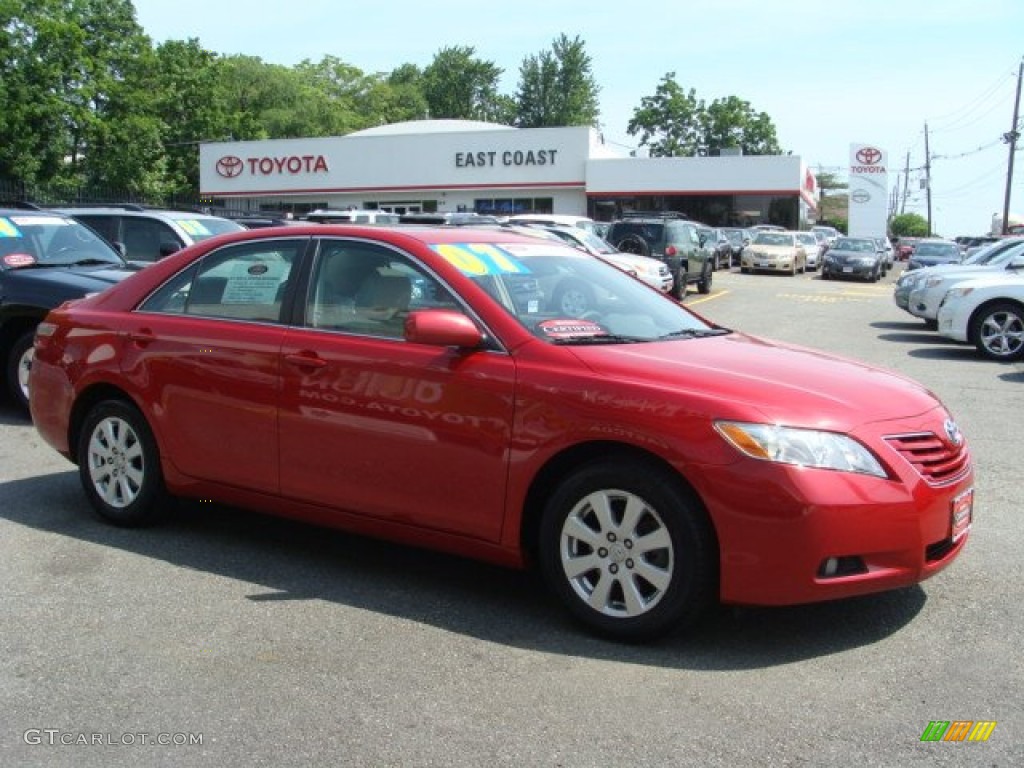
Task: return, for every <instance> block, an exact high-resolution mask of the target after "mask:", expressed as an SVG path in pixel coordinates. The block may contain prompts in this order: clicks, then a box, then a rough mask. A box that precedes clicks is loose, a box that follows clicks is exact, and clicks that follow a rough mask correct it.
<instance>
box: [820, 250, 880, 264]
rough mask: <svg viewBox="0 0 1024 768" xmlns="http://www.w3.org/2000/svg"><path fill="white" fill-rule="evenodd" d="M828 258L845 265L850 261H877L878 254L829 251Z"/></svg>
mask: <svg viewBox="0 0 1024 768" xmlns="http://www.w3.org/2000/svg"><path fill="white" fill-rule="evenodd" d="M826 256H828V258H829V259H831V260H832V261H834V262H838V263H839V264H845V263H846V262H848V261H860V260H861V259H877V258H878V254H877V253H871V252H869V251H836V250H831V251H829V252H828V253H827V254H826Z"/></svg>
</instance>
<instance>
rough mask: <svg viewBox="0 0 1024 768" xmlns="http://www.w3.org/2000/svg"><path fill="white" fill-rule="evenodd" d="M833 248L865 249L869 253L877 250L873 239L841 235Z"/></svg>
mask: <svg viewBox="0 0 1024 768" xmlns="http://www.w3.org/2000/svg"><path fill="white" fill-rule="evenodd" d="M833 250H836V251H865V252H867V253H874V252H875V250H876V249H875V243H874V242H873V241H872V240H856V239H854V238H849V237H841V238H839V239H838V240H836V244H835V247H834V249H833Z"/></svg>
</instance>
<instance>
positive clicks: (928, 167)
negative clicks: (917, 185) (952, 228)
mask: <svg viewBox="0 0 1024 768" xmlns="http://www.w3.org/2000/svg"><path fill="white" fill-rule="evenodd" d="M924 183H925V192H926V194H927V197H928V237H931V236H932V154H931V150H929V149H928V123H925V124H924Z"/></svg>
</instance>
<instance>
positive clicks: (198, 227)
mask: <svg viewBox="0 0 1024 768" xmlns="http://www.w3.org/2000/svg"><path fill="white" fill-rule="evenodd" d="M178 226H180V227H181V228H182V229H184V230H185V231H186V232H188V233H189V234H190V235H192V236H193V237H209V236H210V235H212V234H213V233H212V232H210V230H208V229H207V228H206V226H205V225H203V223H202V222H200V221H196V220H195V219H178Z"/></svg>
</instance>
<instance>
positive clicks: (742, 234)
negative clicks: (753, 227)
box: [722, 227, 753, 267]
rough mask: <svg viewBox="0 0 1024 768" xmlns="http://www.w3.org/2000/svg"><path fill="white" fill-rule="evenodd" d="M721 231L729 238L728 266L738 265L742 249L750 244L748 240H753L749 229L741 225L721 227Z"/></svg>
mask: <svg viewBox="0 0 1024 768" xmlns="http://www.w3.org/2000/svg"><path fill="white" fill-rule="evenodd" d="M722 232H724V233H725V236H726V237H727V238H729V245H731V246H732V254H731V255H730V257H729V266H730V267H738V266H739V264H740V259H741V258H742V256H743V249H744V248H746V247H747V246H748V245H750V241H751V240H753V237H752V236H751V234H750V230H747V229H744V228H743V227H722Z"/></svg>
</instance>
